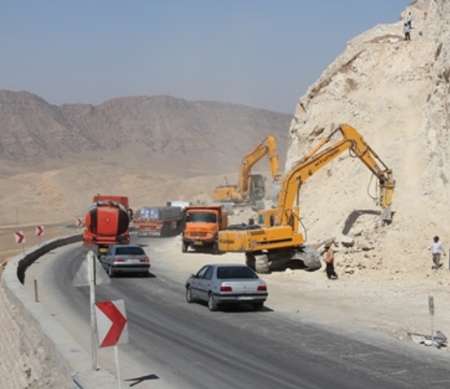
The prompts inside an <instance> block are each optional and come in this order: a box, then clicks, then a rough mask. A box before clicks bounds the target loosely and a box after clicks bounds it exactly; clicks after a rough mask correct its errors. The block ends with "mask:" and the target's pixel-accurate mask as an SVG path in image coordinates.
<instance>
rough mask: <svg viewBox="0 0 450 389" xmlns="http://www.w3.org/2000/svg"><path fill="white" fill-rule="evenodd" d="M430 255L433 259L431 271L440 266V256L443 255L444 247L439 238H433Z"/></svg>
mask: <svg viewBox="0 0 450 389" xmlns="http://www.w3.org/2000/svg"><path fill="white" fill-rule="evenodd" d="M431 255H432V259H433V266H432V267H431V268H432V269H433V270H437V269H439V268H440V267H441V266H442V263H441V256H443V255H445V251H444V247H443V246H442V242H441V241H440V240H439V236H435V237H434V238H433V244H432V245H431Z"/></svg>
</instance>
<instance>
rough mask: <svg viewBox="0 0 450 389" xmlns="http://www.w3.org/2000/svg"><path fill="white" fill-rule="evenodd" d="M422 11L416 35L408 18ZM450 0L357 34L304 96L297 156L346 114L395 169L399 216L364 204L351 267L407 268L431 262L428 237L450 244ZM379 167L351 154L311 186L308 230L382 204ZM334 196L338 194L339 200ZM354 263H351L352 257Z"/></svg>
mask: <svg viewBox="0 0 450 389" xmlns="http://www.w3.org/2000/svg"><path fill="white" fill-rule="evenodd" d="M409 13H411V14H412V18H413V31H412V41H410V42H407V41H404V40H403V21H404V20H405V18H406V17H407V15H409ZM448 15H450V2H448V1H446V0H417V1H414V2H413V3H412V5H411V6H410V7H408V9H406V10H405V11H404V13H403V14H402V17H401V20H400V21H399V22H397V23H394V24H390V25H379V26H376V27H374V28H373V29H371V30H370V31H367V32H366V33H363V34H361V35H360V36H358V37H356V38H355V39H353V40H352V41H351V42H349V43H348V46H347V48H346V49H345V51H344V53H343V54H342V55H340V56H339V57H338V58H337V59H336V60H335V61H334V62H333V63H332V64H331V65H330V66H329V67H328V68H327V69H326V70H325V71H324V72H323V74H322V75H321V77H320V79H319V80H318V81H317V82H316V83H315V84H313V85H312V86H311V87H310V88H309V90H308V91H307V93H306V94H305V95H304V96H303V97H302V98H301V99H300V101H299V103H298V106H297V110H296V113H295V117H294V119H293V121H292V123H291V127H290V135H291V141H292V145H291V147H290V148H289V151H288V158H287V166H288V167H289V166H292V164H293V163H294V162H295V161H296V160H298V159H299V158H300V157H301V156H302V155H303V154H304V153H305V151H306V150H308V148H310V147H311V146H312V144H314V142H316V141H318V139H319V138H321V137H322V136H324V135H326V134H327V133H329V132H330V131H331V130H332V129H334V128H335V127H336V126H337V124H339V123H341V122H346V123H349V124H351V125H353V126H354V127H356V128H357V129H359V131H360V132H361V133H362V134H363V136H364V137H365V139H366V140H367V142H368V143H369V144H370V145H371V146H372V147H373V148H374V149H375V150H376V151H377V152H378V154H379V155H380V156H381V157H382V158H383V159H384V161H385V162H386V164H387V165H388V166H390V167H391V168H392V169H393V172H394V175H395V177H396V180H397V188H396V195H395V201H394V210H395V212H396V213H395V218H394V223H393V225H392V226H390V227H388V228H381V229H380V228H379V226H378V225H377V222H376V221H377V218H376V217H374V216H373V215H368V214H366V213H364V212H363V213H361V217H360V218H359V219H358V221H357V223H356V224H355V225H354V226H353V228H351V229H350V231H348V234H349V235H353V238H354V239H355V241H356V243H355V246H354V247H353V248H352V249H348V250H345V251H343V254H342V256H341V261H343V262H344V263H348V267H351V266H353V268H352V269H347V270H348V271H349V272H354V271H359V270H364V269H370V268H378V269H389V271H390V272H394V274H396V272H407V271H410V270H411V269H414V268H417V270H418V271H419V272H420V270H422V271H423V269H424V268H426V269H429V268H430V267H431V260H430V258H429V256H430V255H429V251H428V247H429V245H430V241H431V238H432V236H433V235H435V234H439V235H442V236H443V238H444V243H447V247H448V244H449V239H450V238H449V236H450V234H449V233H450V226H449V225H448V223H447V216H448V215H449V204H450V202H449V200H450V186H449V175H450V173H449V163H450V155H449V152H450V143H449V142H450V140H449V124H450V114H449V112H450V111H449V107H448V105H449V91H450V67H449V63H450V62H449V59H450V58H449V57H450V19H449V18H448ZM369 179H370V173H369V171H368V170H367V169H366V168H365V167H364V166H363V165H362V164H361V163H360V162H359V161H358V160H355V159H353V158H351V157H350V156H349V155H344V156H343V157H342V158H340V159H339V160H338V161H334V162H333V163H332V164H331V165H329V168H328V169H324V171H322V172H320V173H319V174H317V176H315V177H313V178H312V179H311V180H310V181H308V183H307V185H305V187H304V188H303V189H304V190H303V191H302V194H303V205H302V208H303V212H304V214H303V216H304V222H305V225H306V228H307V229H308V232H309V234H308V237H309V238H310V239H312V240H319V239H322V238H329V237H331V236H336V235H338V234H340V233H341V232H342V229H343V226H344V222H345V220H346V219H347V217H348V216H349V215H350V214H351V213H352V212H354V211H358V210H367V209H368V210H374V209H376V205H375V204H374V203H373V201H372V200H371V199H370V197H369V196H368V193H367V192H368V190H370V189H372V190H373V188H368V184H369ZM330 198H331V199H332V201H331V202H330ZM346 266H347V265H346Z"/></svg>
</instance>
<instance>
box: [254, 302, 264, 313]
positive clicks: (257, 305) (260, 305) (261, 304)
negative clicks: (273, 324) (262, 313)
mask: <svg viewBox="0 0 450 389" xmlns="http://www.w3.org/2000/svg"><path fill="white" fill-rule="evenodd" d="M263 307H264V302H263V301H258V302H256V303H253V308H254V309H255V311H259V310H261V309H263Z"/></svg>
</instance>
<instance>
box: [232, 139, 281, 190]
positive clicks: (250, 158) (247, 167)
mask: <svg viewBox="0 0 450 389" xmlns="http://www.w3.org/2000/svg"><path fill="white" fill-rule="evenodd" d="M265 155H268V156H269V163H270V170H271V173H272V178H273V179H274V180H277V179H278V178H279V176H280V163H279V157H278V151H277V141H276V139H275V137H274V136H272V135H269V136H268V137H267V138H266V139H265V140H264V142H262V143H261V144H259V145H258V146H256V148H255V149H254V150H253V151H251V152H250V153H248V154H247V155H246V156H245V157H244V158H243V159H242V163H241V169H240V172H239V192H240V193H241V195H242V196H243V197H245V196H246V194H247V193H248V191H249V189H250V188H249V181H250V173H251V171H252V168H253V166H254V165H255V164H256V163H257V162H258V161H260V160H261V159H262V158H264V156H265Z"/></svg>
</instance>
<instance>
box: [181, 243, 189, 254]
mask: <svg viewBox="0 0 450 389" xmlns="http://www.w3.org/2000/svg"><path fill="white" fill-rule="evenodd" d="M188 250H189V245H188V244H187V243H186V242H183V243H182V244H181V252H183V253H187V252H188Z"/></svg>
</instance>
